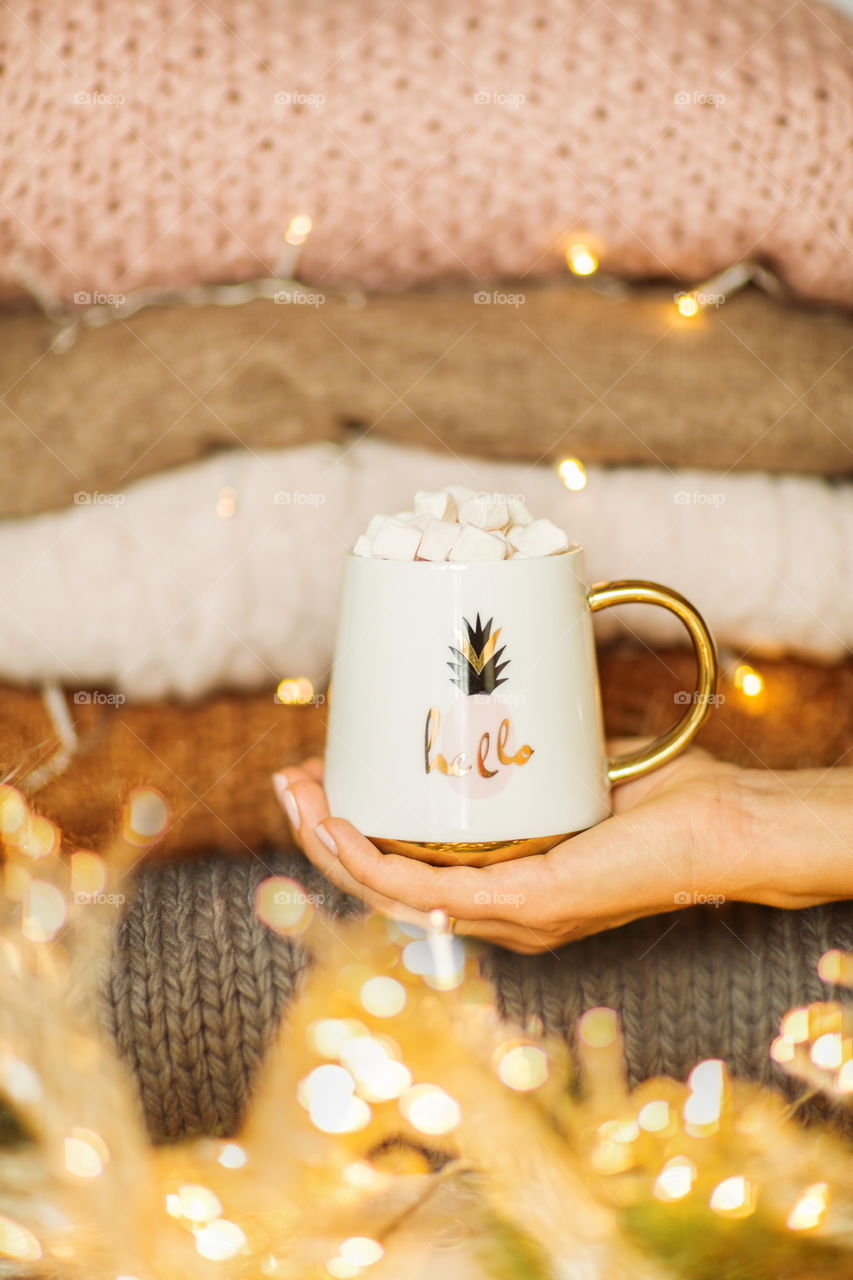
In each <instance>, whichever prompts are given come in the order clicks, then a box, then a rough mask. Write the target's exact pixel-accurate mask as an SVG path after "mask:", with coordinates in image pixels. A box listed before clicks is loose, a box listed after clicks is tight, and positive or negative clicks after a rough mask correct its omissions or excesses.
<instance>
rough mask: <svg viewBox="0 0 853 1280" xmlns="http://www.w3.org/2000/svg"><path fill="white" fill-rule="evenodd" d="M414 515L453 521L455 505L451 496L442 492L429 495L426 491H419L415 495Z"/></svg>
mask: <svg viewBox="0 0 853 1280" xmlns="http://www.w3.org/2000/svg"><path fill="white" fill-rule="evenodd" d="M415 513H416V514H417V515H427V516H432V517H433V519H435V520H455V519H456V503H455V502H454V501H453V496H452V494H449V493H447V492H445V491H444V490H441V489H439V490H438V492H437V493H429V492H428V491H427V490H426V489H421V490H419V491H418V493H416V494H415Z"/></svg>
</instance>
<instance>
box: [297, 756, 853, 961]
mask: <svg viewBox="0 0 853 1280" xmlns="http://www.w3.org/2000/svg"><path fill="white" fill-rule="evenodd" d="M635 745H636V744H635V743H624V742H623V743H613V744H610V746H611V748H612V749H618V750H623V749H626V748H630V747H632V746H635ZM322 777H323V765H322V761H321V760H318V759H314V760H309V761H306V762H305V763H304V765H302V766H299V767H293V768H289V769H285V770H282V771H281V772H280V773H278V774H276V775H275V779H274V781H275V786H276V790H277V793H278V795H279V798H280V800H281V802H282V805H283V807H284V809H285V812H286V813H287V815H288V817H289V819H290V822H291V826H292V827H293V830H294V835H295V837H296V840H297V842H298V843H299V845H300V847H301V848H302V850H303V851H304V852H305V854H306V856H307V857H308V858H309V859H310V861H311V862H313V863H314V865H315V866H316V867H318V868H319V870H320V871H322V872H323V874H324V875H325V876H326V877H327V878H328V879H329V880H331V881H332V882H333V883H334V884H336V885H337V886H338V887H339V888H341V889H343V890H344V891H345V892H347V893H350V894H353V895H354V896H356V897H358V898H361V899H362V901H364V902H365V903H367V905H368V906H370V907H373V908H375V909H376V910H378V911H381V912H383V913H384V914H386V915H389V916H392V917H394V918H395V919H401V920H406V921H409V922H410V923H414V924H419V925H422V926H423V927H426V926H427V924H428V921H429V914H430V912H431V911H435V910H441V911H444V912H445V913H447V914H448V915H450V916H452V917H454V918H455V926H454V927H455V932H456V933H458V934H460V935H463V936H468V937H473V938H481V939H484V940H487V941H489V942H494V943H497V944H499V945H500V946H503V947H507V948H508V949H510V950H512V951H519V952H527V953H535V952H541V951H546V950H553V949H555V948H556V947H559V946H561V945H563V943H566V942H569V941H572V940H575V939H577V938H582V937H585V936H586V935H588V934H591V933H596V932H599V931H600V930H602V929H611V928H614V927H616V926H617V925H621V924H625V923H626V922H627V921H629V920H633V919H636V918H637V917H638V916H644V915H652V914H656V913H658V912H662V911H674V910H678V909H680V908H682V907H685V906H688V905H692V904H694V903H701V902H707V903H710V904H713V905H718V904H720V903H721V902H725V901H727V900H729V899H735V898H743V899H746V900H751V901H757V902H766V903H768V904H770V905H775V906H786V907H796V906H809V905H813V904H814V903H815V902H821V901H826V900H828V899H833V898H843V897H847V896H850V895H851V894H853V872H852V871H851V859H850V855H849V853H847V852H846V851H847V848H848V847H849V846H848V844H847V843H846V839H847V837H845V834H844V831H843V830H838V829H837V827H838V820H840V818H841V815H842V812H844V811H845V806H846V812H847V823H848V824H849V823H850V821H851V819H850V814H851V813H853V805H851V796H852V793H853V770H849V769H839V770H834V771H817V770H815V771H800V772H796V773H788V774H786V773H778V774H777V773H771V772H769V771H767V770H756V769H741V768H739V767H738V766H736V765H732V764H726V763H723V762H721V761H717V760H714V759H713V758H712V757H711V756H709V755H708V754H707V753H706V752H704V751H701V750H698V749H692V750H690V751H688V752H686V753H685V754H684V755H682V756H680V757H679V758H678V759H677V760H675V761H673V762H671V763H670V764H668V765H665V766H664V767H663V768H661V769H658V770H656V771H655V772H654V773H652V774H648V775H647V776H646V777H644V778H639V779H637V780H636V781H633V782H627V783H624V784H622V785H620V786H617V787H615V788H614V790H613V809H614V812H613V816H612V817H610V818H608V819H606V820H605V821H604V822H601V823H599V824H598V826H595V827H592V828H590V829H589V830H588V831H582V832H580V833H579V834H578V835H576V836H573V837H572V838H571V839H569V840H566V841H564V842H563V843H562V844H559V845H557V846H556V847H555V848H554V849H551V850H550V851H549V852H548V853H546V854H542V855H534V856H531V857H526V858H518V859H515V860H510V861H506V862H498V863H495V864H493V865H491V866H488V867H477V868H474V867H464V866H460V867H432V866H429V865H427V864H425V863H421V862H418V861H416V860H414V859H411V858H406V857H401V856H399V855H396V854H383V853H381V852H380V851H379V850H378V849H377V848H376V846H375V845H374V844H372V843H371V842H370V840H368V839H367V838H366V837H365V836H363V835H361V834H360V833H359V832H358V831H356V829H355V828H354V827H353V826H352V825H351V824H350V823H349V822H346V821H345V820H344V819H342V818H334V817H331V816H330V814H329V809H328V805H327V802H326V796H325V793H324V791H323V787H322ZM833 817H834V818H835V819H836V822H835V824H834V825H835V828H836V830H835V838H836V842H837V848H835V847H832V841H829V840H827V839H823V840H821V839H820V838H818V839H817V842H816V840H815V833H816V832H817V833H818V837H820V834H821V826H823V827H825V828H826V829H827V830H829V829H830V820H831V819H832V818H833ZM850 834H853V833H850V832H848V836H849V835H850ZM810 847H814V848H818V847H819V848H820V850H821V852H820V854H818V855H816V856H815V857H813V858H812V859H809V857H808V849H809V848H810Z"/></svg>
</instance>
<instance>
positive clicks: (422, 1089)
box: [400, 1084, 462, 1136]
mask: <svg viewBox="0 0 853 1280" xmlns="http://www.w3.org/2000/svg"><path fill="white" fill-rule="evenodd" d="M400 1111H401V1113H402V1115H403V1116H404V1117H405V1119H406V1120H408V1122H409V1124H411V1125H414V1127H415V1128H416V1129H419V1130H420V1131H421V1133H428V1134H432V1135H435V1136H438V1135H439V1134H442V1133H450V1131H451V1130H452V1129H455V1128H456V1126H457V1125H458V1124H459V1121H460V1120H461V1119H462V1112H461V1110H460V1108H459V1103H458V1102H457V1101H456V1099H455V1098H451V1096H450V1094H449V1093H445V1092H444V1090H443V1089H439V1087H438V1085H436V1084H417V1085H415V1086H414V1088H412V1089H409V1090H407V1092H406V1093H405V1094H404V1095H403V1097H402V1098H401V1099H400Z"/></svg>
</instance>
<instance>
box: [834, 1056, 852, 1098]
mask: <svg viewBox="0 0 853 1280" xmlns="http://www.w3.org/2000/svg"><path fill="white" fill-rule="evenodd" d="M835 1087H836V1089H837V1090H838V1092H839V1093H853V1058H851V1059H850V1061H849V1062H845V1064H844V1066H843V1067H842V1068H841V1070H840V1071H839V1073H838V1075H837V1076H836V1077H835Z"/></svg>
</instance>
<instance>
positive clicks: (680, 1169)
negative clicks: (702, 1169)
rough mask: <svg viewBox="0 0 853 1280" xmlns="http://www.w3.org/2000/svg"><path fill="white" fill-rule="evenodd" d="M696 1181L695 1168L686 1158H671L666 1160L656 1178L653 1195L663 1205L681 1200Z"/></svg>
mask: <svg viewBox="0 0 853 1280" xmlns="http://www.w3.org/2000/svg"><path fill="white" fill-rule="evenodd" d="M695 1180H696V1166H695V1164H694V1163H693V1161H692V1160H688V1159H687V1157H686V1156H673V1157H672V1159H671V1160H667V1162H666V1164H665V1165H664V1167H663V1168H662V1169H661V1171H660V1173H659V1174H658V1176H657V1181H656V1182H655V1186H654V1194H655V1198H656V1199H657V1200H663V1201H664V1202H665V1203H667V1202H669V1201H672V1200H683V1199H684V1197H685V1196H687V1195H689V1194H690V1192H691V1191H692V1189H693V1183H694V1182H695Z"/></svg>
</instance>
